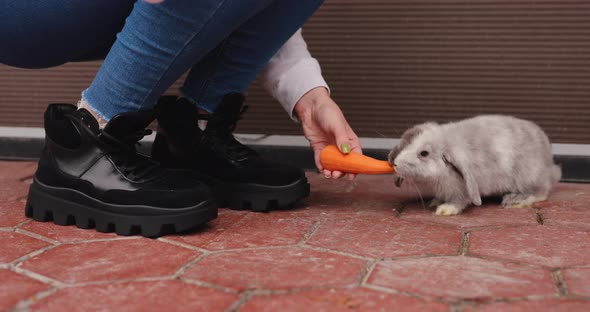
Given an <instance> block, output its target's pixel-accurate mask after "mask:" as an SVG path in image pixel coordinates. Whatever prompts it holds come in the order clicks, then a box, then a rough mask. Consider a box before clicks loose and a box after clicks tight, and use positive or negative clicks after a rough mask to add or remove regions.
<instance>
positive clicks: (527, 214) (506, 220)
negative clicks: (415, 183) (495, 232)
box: [401, 203, 537, 229]
mask: <svg viewBox="0 0 590 312" xmlns="http://www.w3.org/2000/svg"><path fill="white" fill-rule="evenodd" d="M426 204H427V203H426ZM401 218H402V219H404V220H416V221H423V222H432V223H439V224H446V225H452V226H456V227H458V228H461V229H471V228H477V227H485V226H504V225H520V224H531V225H532V224H537V221H536V214H535V210H534V209H527V208H522V209H506V208H502V207H501V206H498V205H497V204H489V203H488V204H484V205H483V206H480V207H475V206H474V207H468V208H467V209H466V210H465V211H463V213H461V214H460V215H456V216H437V215H435V214H434V210H433V209H428V208H424V207H422V206H421V205H417V204H412V205H409V206H408V207H406V208H405V209H404V210H403V212H402V214H401Z"/></svg>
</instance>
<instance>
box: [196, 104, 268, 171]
mask: <svg viewBox="0 0 590 312" xmlns="http://www.w3.org/2000/svg"><path fill="white" fill-rule="evenodd" d="M246 111H248V106H247V105H244V106H243V107H242V109H241V110H240V112H239V114H237V116H235V117H232V116H229V117H228V116H215V115H199V116H198V117H197V118H198V119H199V120H206V121H207V127H206V129H205V135H203V136H202V143H204V144H207V145H210V146H211V147H212V148H213V149H215V150H220V149H221V150H223V151H224V152H225V156H227V157H228V158H230V159H233V160H236V161H240V160H244V159H247V158H248V157H250V156H254V155H257V153H256V152H255V151H254V150H252V149H251V148H249V147H248V146H246V145H244V144H242V143H240V142H239V141H238V140H236V138H235V137H234V135H233V132H234V130H235V129H236V125H237V123H238V121H239V120H240V119H242V116H243V115H244V114H245V113H246Z"/></svg>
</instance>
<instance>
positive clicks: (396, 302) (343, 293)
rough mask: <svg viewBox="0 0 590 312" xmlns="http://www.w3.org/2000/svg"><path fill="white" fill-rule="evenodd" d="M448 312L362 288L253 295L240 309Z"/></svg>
mask: <svg viewBox="0 0 590 312" xmlns="http://www.w3.org/2000/svg"><path fill="white" fill-rule="evenodd" d="M391 310H395V311H448V310H449V307H448V306H446V305H445V304H442V303H436V302H426V301H423V300H420V299H416V298H413V297H409V296H402V295H393V294H386V293H382V292H379V291H375V290H370V289H365V288H354V289H331V290H313V291H301V292H297V293H290V294H280V295H268V296H255V297H253V298H252V299H250V301H248V302H247V303H246V305H245V306H244V307H243V308H242V309H241V310H240V311H242V312H254V311H282V312H289V311H293V312H298V311H391Z"/></svg>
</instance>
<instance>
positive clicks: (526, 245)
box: [469, 225, 590, 267]
mask: <svg viewBox="0 0 590 312" xmlns="http://www.w3.org/2000/svg"><path fill="white" fill-rule="evenodd" d="M469 252H470V254H474V255H481V256H488V257H494V258H502V259H508V260H515V261H521V262H528V263H533V264H539V265H545V266H551V267H563V266H571V265H581V264H590V231H587V230H579V229H569V228H565V227H556V226H541V225H537V226H523V227H515V228H505V229H489V230H482V231H475V232H472V233H471V236H470V247H469Z"/></svg>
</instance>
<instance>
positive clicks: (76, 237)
mask: <svg viewBox="0 0 590 312" xmlns="http://www.w3.org/2000/svg"><path fill="white" fill-rule="evenodd" d="M34 169H35V163H32V162H0V246H1V247H0V311H5V310H7V311H10V310H17V311H18V310H29V309H30V310H34V311H75V310H80V311H87V310H124V311H152V310H153V311H158V310H159V311H161V310H178V311H182V310H185V311H223V310H230V311H302V310H309V311H350V310H354V311H379V310H382V311H392V310H395V311H451V310H452V311H543V310H546V311H590V185H588V184H568V183H562V184H559V185H558V186H557V187H556V188H555V190H554V192H553V194H552V195H551V197H550V198H549V200H548V201H546V202H543V203H539V204H538V205H535V207H534V208H531V209H503V208H501V207H499V206H498V204H497V203H495V202H493V201H491V202H487V203H486V204H485V205H484V206H482V207H476V208H469V209H467V210H466V211H465V212H464V214H462V215H459V216H453V217H442V216H435V215H433V212H432V210H430V209H428V208H425V207H424V205H422V202H421V201H420V200H418V196H416V194H414V193H408V192H404V191H401V190H398V189H396V188H395V187H394V186H393V181H392V179H391V178H390V177H388V176H361V177H359V178H357V180H355V181H354V182H349V181H345V180H341V181H332V180H325V179H324V178H323V177H321V176H319V175H316V174H314V173H309V175H308V176H309V178H310V183H311V185H312V195H311V196H310V197H309V198H308V199H306V200H304V201H303V202H302V203H301V204H299V205H298V207H297V208H296V209H294V210H290V211H276V212H271V213H266V214H260V213H252V212H244V211H231V210H226V209H222V210H221V211H220V216H219V218H218V219H217V220H215V221H213V222H211V223H210V224H209V225H208V226H207V227H206V228H204V229H201V230H199V231H196V232H193V233H188V234H185V235H173V236H166V237H163V238H160V239H157V240H153V239H146V238H142V237H137V236H131V237H120V236H116V235H115V234H112V233H110V234H109V233H106V234H105V233H98V232H95V231H94V230H81V229H78V228H76V227H75V226H58V225H54V224H53V223H39V222H34V221H31V220H29V219H27V218H26V217H24V212H23V211H24V201H25V197H26V194H27V190H28V184H27V183H28V182H29V181H30V177H31V175H32V174H33V173H34Z"/></svg>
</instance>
